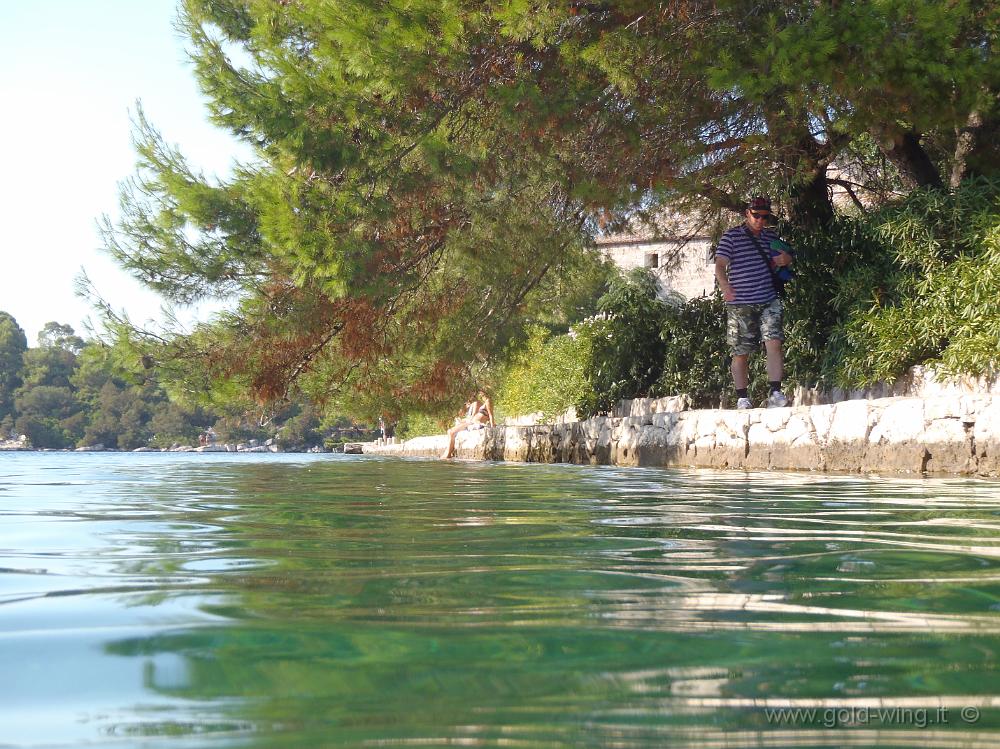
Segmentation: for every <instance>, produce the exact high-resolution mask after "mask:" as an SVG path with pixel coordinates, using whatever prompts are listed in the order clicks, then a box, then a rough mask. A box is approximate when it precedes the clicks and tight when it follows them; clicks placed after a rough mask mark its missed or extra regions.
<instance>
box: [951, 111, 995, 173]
mask: <svg viewBox="0 0 1000 749" xmlns="http://www.w3.org/2000/svg"><path fill="white" fill-rule="evenodd" d="M957 135H958V137H957V138H956V141H955V156H954V161H953V163H952V169H951V179H950V184H951V186H952V187H958V185H959V183H961V181H962V180H964V179H967V178H968V177H974V176H977V175H982V176H990V175H996V174H997V172H998V171H1000V121H998V120H997V119H996V117H990V116H988V115H987V116H985V117H984V116H983V115H982V113H981V112H979V111H973V112H971V113H970V114H969V117H968V119H967V120H966V123H965V127H963V128H960V129H959V131H958V133H957Z"/></svg>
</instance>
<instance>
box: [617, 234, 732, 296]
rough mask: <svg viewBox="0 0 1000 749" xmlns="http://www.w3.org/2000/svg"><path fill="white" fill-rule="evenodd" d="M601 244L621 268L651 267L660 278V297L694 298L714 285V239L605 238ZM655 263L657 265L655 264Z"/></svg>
mask: <svg viewBox="0 0 1000 749" xmlns="http://www.w3.org/2000/svg"><path fill="white" fill-rule="evenodd" d="M598 246H599V247H600V249H601V252H603V253H604V256H605V257H607V258H608V259H609V260H611V262H613V263H614V264H615V265H617V266H618V267H619V268H621V269H622V270H623V271H626V272H627V271H630V270H632V269H633V268H643V267H645V268H649V269H650V270H652V271H653V274H654V275H655V276H656V277H657V279H658V280H659V282H660V298H661V299H667V298H669V297H671V296H674V295H676V294H679V295H680V296H682V297H684V299H694V298H695V297H699V296H702V295H703V294H711V293H712V292H713V290H714V289H715V259H714V257H713V255H712V249H713V248H712V243H711V242H710V241H709V240H708V239H707V238H696V239H692V240H690V241H688V242H686V243H683V244H682V243H680V242H669V241H663V242H648V241H641V240H640V241H626V242H614V241H608V240H605V241H603V242H599V243H598ZM654 266H655V267H654Z"/></svg>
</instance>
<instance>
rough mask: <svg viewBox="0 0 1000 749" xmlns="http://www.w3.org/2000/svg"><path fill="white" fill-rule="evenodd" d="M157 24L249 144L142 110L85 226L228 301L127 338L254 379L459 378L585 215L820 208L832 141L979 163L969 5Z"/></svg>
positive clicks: (682, 8) (229, 377)
mask: <svg viewBox="0 0 1000 749" xmlns="http://www.w3.org/2000/svg"><path fill="white" fill-rule="evenodd" d="M180 25H181V28H182V29H183V30H184V32H185V33H186V34H187V36H188V37H189V39H190V42H191V45H192V59H193V60H194V63H195V72H196V75H197V78H198V81H199V84H200V85H201V87H202V89H203V90H204V92H205V93H206V94H207V95H208V97H209V99H210V102H211V104H210V106H211V113H212V116H213V118H214V120H215V122H217V123H218V124H219V125H220V126H222V127H225V128H227V129H228V130H229V131H231V132H232V133H233V134H234V135H235V136H236V137H238V138H241V139H242V140H244V141H245V142H247V143H249V144H251V145H252V146H253V147H254V148H255V149H256V153H257V155H258V158H257V160H256V161H255V162H254V163H250V164H246V165H243V166H241V167H240V168H239V169H237V170H236V173H235V174H234V176H233V177H232V179H230V180H228V181H226V182H217V181H212V180H209V179H207V178H205V177H204V176H203V175H201V174H199V173H198V172H197V171H196V170H194V169H193V168H192V167H190V166H189V165H188V164H187V162H186V161H185V159H184V158H183V156H182V155H181V154H180V153H178V152H177V151H176V150H174V149H172V148H170V147H168V146H167V145H166V144H165V142H164V139H163V138H162V137H160V135H159V134H158V133H157V132H156V131H155V129H154V128H153V127H152V125H151V124H150V123H149V122H147V121H146V120H145V118H144V117H143V115H142V113H141V112H140V113H139V115H138V118H137V145H138V149H139V154H140V165H139V166H140V168H139V173H138V175H137V177H136V178H135V179H134V180H133V181H131V182H130V183H129V184H127V185H125V186H124V188H123V191H122V209H123V210H122V215H123V218H122V220H121V222H120V223H119V224H117V225H111V224H110V223H107V222H106V224H105V232H104V233H105V238H106V244H107V247H108V249H109V251H110V252H111V253H112V254H113V255H114V256H115V257H116V258H117V259H118V260H119V262H120V263H121V264H122V265H123V266H124V267H125V268H127V269H128V270H130V271H131V272H132V273H133V274H135V275H136V276H137V277H138V278H140V279H141V280H143V281H144V282H145V283H147V284H149V285H150V286H151V287H153V288H155V289H157V290H158V291H160V292H161V293H163V294H165V295H166V296H167V297H168V298H170V299H172V300H174V301H177V302H181V303H183V302H189V301H192V300H196V299H199V298H203V297H206V296H226V295H235V296H236V297H237V298H238V300H239V302H238V305H237V307H236V308H235V309H234V311H233V312H231V313H229V314H226V315H224V316H222V317H221V318H220V319H219V320H218V321H216V323H215V324H213V325H208V326H204V327H203V328H202V329H200V330H198V331H196V332H195V333H194V334H193V335H190V336H184V337H177V336H168V337H167V340H166V342H164V341H162V340H159V339H157V338H155V337H153V336H146V337H145V340H146V343H147V344H152V343H155V344H156V345H155V346H154V348H155V349H156V350H155V351H150V352H147V356H155V358H156V359H157V360H158V361H160V362H163V363H172V364H173V365H174V366H175V367H176V374H177V376H178V377H179V378H187V379H188V380H191V379H195V380H198V378H201V379H200V380H198V382H199V385H200V386H201V387H208V386H209V385H211V384H212V383H215V385H216V388H217V392H218V388H219V387H223V388H224V389H229V391H230V392H231V391H232V389H234V388H235V389H236V390H242V389H247V390H249V391H252V392H254V393H256V395H257V397H258V398H259V400H261V401H263V402H269V401H272V400H275V399H280V398H282V397H283V396H285V395H286V394H287V393H288V392H289V389H290V388H292V387H301V388H303V389H304V390H306V391H308V392H309V393H310V394H311V395H312V397H314V398H316V399H320V400H322V399H330V398H333V399H336V398H338V397H340V396H341V395H342V394H344V393H353V395H352V396H351V398H352V399H353V400H355V401H357V399H359V398H361V399H368V400H374V401H380V400H383V399H393V400H394V401H397V402H399V403H409V402H412V403H418V402H423V403H428V402H435V401H440V400H441V399H444V398H447V397H448V395H449V394H450V393H452V392H454V391H455V390H456V389H459V388H465V387H468V386H469V385H470V383H469V381H470V380H471V379H474V378H475V377H477V376H481V375H480V373H481V371H482V368H483V367H484V366H486V365H488V364H489V363H490V362H492V361H493V360H495V359H496V358H497V357H500V356H502V355H503V354H504V352H507V351H510V350H511V348H512V345H513V344H515V343H516V342H517V341H518V340H519V337H520V336H522V335H523V331H524V329H525V326H526V324H527V323H529V322H530V321H532V320H534V319H537V318H538V317H540V316H541V315H543V313H544V311H545V309H546V308H547V307H550V306H551V305H552V303H553V297H554V295H556V294H557V290H558V289H559V288H561V287H562V286H564V285H565V284H564V279H565V278H566V277H567V276H571V275H572V274H574V273H580V272H584V273H586V268H587V267H588V266H590V265H592V264H593V263H594V260H593V257H592V256H591V255H590V254H589V253H588V250H587V246H588V243H589V240H590V238H591V237H592V236H593V234H594V233H595V231H597V227H598V224H599V219H600V221H607V220H610V221H611V222H612V224H611V225H612V226H614V225H615V222H616V221H621V220H624V219H625V218H628V219H635V218H636V217H642V216H643V215H645V214H654V213H655V212H656V210H657V207H658V206H659V205H661V204H663V203H665V202H667V203H670V204H673V205H678V206H696V207H700V208H706V207H714V208H734V209H738V208H739V207H740V206H741V205H742V201H743V199H744V197H745V196H746V194H747V192H748V191H749V190H751V189H753V190H755V191H756V190H760V191H766V192H770V193H772V194H776V195H780V196H783V199H784V202H785V203H786V204H787V206H788V211H789V213H790V214H791V216H792V218H793V219H794V220H796V221H797V222H798V223H802V224H808V223H815V222H822V221H826V220H828V219H829V217H830V216H831V215H832V206H831V203H830V197H829V190H828V188H829V183H830V176H829V167H830V165H831V164H832V163H833V162H834V161H835V160H836V159H838V158H847V157H848V156H851V155H852V154H857V153H861V152H863V151H864V149H865V148H867V147H869V146H872V145H873V147H874V148H877V149H880V150H881V152H882V153H883V154H884V156H885V157H886V158H887V159H888V160H889V161H890V162H891V163H893V164H895V165H896V167H898V172H899V175H901V176H900V179H902V180H904V181H907V182H909V183H912V184H941V183H942V182H944V181H945V180H944V178H943V177H942V171H941V164H940V163H939V162H940V161H941V159H939V158H938V157H939V156H941V154H943V153H944V152H945V150H947V149H948V148H949V147H950V148H951V149H952V151H953V158H949V159H945V163H946V166H949V165H950V166H953V167H954V169H953V171H954V174H955V176H954V178H961V177H962V176H963V175H964V174H965V173H966V172H969V171H976V170H979V171H990V170H992V171H995V170H996V169H997V166H998V164H1000V157H998V151H997V148H998V146H997V142H998V141H997V139H995V138H993V139H991V138H988V137H983V136H984V135H985V134H988V133H989V132H992V131H993V130H995V129H996V124H997V122H1000V114H998V109H997V100H996V93H997V90H998V72H997V67H998V66H996V65H995V63H994V61H993V58H992V50H993V45H994V44H995V38H996V31H997V28H998V25H1000V23H998V11H997V8H996V6H995V4H994V3H988V2H974V1H972V0H968V1H962V0H960V1H959V2H954V1H952V0H948V1H945V0H920V1H919V2H912V1H907V2H903V0H891V1H890V2H882V3H877V4H863V3H861V4H859V3H815V2H811V1H809V2H806V1H805V0H801V1H798V2H775V1H771V2H764V3H753V4H752V5H748V4H746V3H739V2H734V1H732V0H730V1H728V2H714V3H702V2H689V1H685V0H678V1H677V2H670V3H662V2H648V1H647V2H640V1H638V0H620V1H619V2H613V3H612V2H574V1H568V0H566V1H564V2H555V3H545V4H537V3H526V2H524V1H523V0H493V1H492V2H481V1H480V0H476V1H475V2H473V1H472V0H446V1H442V0H406V2H403V1H402V0H388V1H387V2H381V3H371V2H367V1H366V0H322V1H321V0H287V1H285V2H274V0H185V2H184V3H183V7H182V13H181V18H180ZM847 186H848V187H851V188H852V189H855V187H854V186H853V185H850V184H848V185H847ZM866 187H872V185H861V186H860V189H864V188H866ZM120 330H126V328H124V327H123V328H120ZM220 383H225V384H224V385H220Z"/></svg>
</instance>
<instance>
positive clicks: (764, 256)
mask: <svg viewBox="0 0 1000 749" xmlns="http://www.w3.org/2000/svg"><path fill="white" fill-rule="evenodd" d="M743 231H745V232H746V233H747V236H748V237H750V241H751V242H753V246H754V248H755V249H756V250H757V254H758V255H760V259H761V260H763V261H764V267H765V268H767V274H768V275H769V276H770V277H771V286H773V287H774V293H775V294H777V295H778V296H781V295H782V293H783V292H784V288H782V285H781V282H780V281H778V277H777V276H776V275H775V274H774V268H772V267H771V258H769V257H768V256H767V253H766V252H764V248H763V247H761V246H760V240H759V239H757V237H755V236H754V233H753V232H752V231H750V229H748V228H747V227H745V226H744V227H743Z"/></svg>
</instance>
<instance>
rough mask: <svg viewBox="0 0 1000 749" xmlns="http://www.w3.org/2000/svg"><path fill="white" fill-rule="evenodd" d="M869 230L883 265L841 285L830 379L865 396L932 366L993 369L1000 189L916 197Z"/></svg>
mask: <svg viewBox="0 0 1000 749" xmlns="http://www.w3.org/2000/svg"><path fill="white" fill-rule="evenodd" d="M868 223H869V232H870V236H871V238H872V239H873V241H874V243H875V244H877V246H878V247H879V248H880V249H881V252H882V255H881V257H880V258H878V260H877V261H876V262H874V263H872V264H871V265H869V266H865V265H864V264H860V263H859V264H855V265H854V266H853V267H851V268H849V269H848V272H846V273H845V274H843V276H842V277H841V278H840V279H838V286H839V288H838V294H837V297H836V299H835V304H836V306H837V308H838V312H839V313H840V315H841V320H840V321H839V322H838V324H837V326H836V327H835V328H834V329H833V331H832V333H831V342H832V343H833V344H834V345H833V348H834V350H835V352H836V354H835V359H834V360H833V361H832V362H830V364H829V365H828V366H829V369H830V370H831V371H832V376H833V379H834V380H835V381H836V382H837V383H838V384H841V385H846V386H855V387H856V386H863V385H869V384H872V383H875V382H879V381H887V380H892V379H894V378H895V377H898V376H899V375H901V374H903V373H904V372H905V371H906V369H907V368H908V367H910V366H912V365H914V364H929V363H933V364H938V365H939V366H940V368H941V369H942V370H943V371H945V372H948V373H951V374H973V375H979V374H984V373H987V372H990V371H992V370H993V369H995V367H996V365H997V354H998V349H1000V180H996V179H994V180H986V179H978V180H973V181H968V182H965V183H963V184H962V185H961V186H960V187H959V188H958V189H957V190H954V191H952V192H948V191H943V190H918V191H915V192H914V193H912V194H911V195H910V196H908V197H907V199H906V200H905V201H903V202H901V203H900V204H898V205H895V206H891V207H888V208H886V209H883V210H882V211H880V212H879V213H878V214H875V215H874V216H872V217H871V219H870V221H869V222H868Z"/></svg>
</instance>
